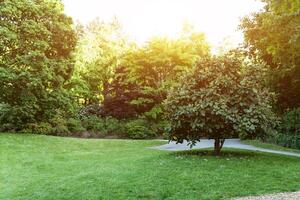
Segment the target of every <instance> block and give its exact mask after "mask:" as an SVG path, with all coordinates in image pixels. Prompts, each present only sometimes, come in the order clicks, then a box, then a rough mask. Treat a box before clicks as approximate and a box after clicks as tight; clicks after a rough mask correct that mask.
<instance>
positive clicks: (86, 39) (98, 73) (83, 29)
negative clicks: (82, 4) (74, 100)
mask: <svg viewBox="0 0 300 200" xmlns="http://www.w3.org/2000/svg"><path fill="white" fill-rule="evenodd" d="M77 27H78V28H77V35H78V37H79V41H78V44H77V47H76V67H75V74H74V79H76V78H79V79H81V80H83V82H84V84H83V87H81V90H77V92H78V95H79V97H80V98H81V99H83V100H84V101H83V103H84V104H85V105H88V104H99V103H100V102H102V101H103V100H104V99H105V97H106V95H107V92H108V85H109V83H110V82H111V81H112V79H113V77H114V74H115V69H116V67H117V66H118V65H119V64H120V59H121V57H122V55H123V54H124V52H125V50H126V49H127V48H128V40H127V38H126V37H125V35H124V33H123V31H122V27H121V24H120V23H119V22H118V20H117V19H116V18H114V19H112V20H111V21H110V22H104V21H101V20H100V19H98V18H96V19H95V20H93V21H91V22H90V23H89V24H88V25H86V26H83V25H80V24H78V26H77Z"/></svg>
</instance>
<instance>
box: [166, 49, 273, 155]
mask: <svg viewBox="0 0 300 200" xmlns="http://www.w3.org/2000/svg"><path fill="white" fill-rule="evenodd" d="M262 68H263V66H262V65H261V64H260V63H253V62H245V61H243V60H242V59H241V57H240V56H238V55H236V54H232V53H231V54H230V55H225V56H224V57H213V58H207V59H202V60H201V61H200V62H199V63H198V64H197V66H196V67H195V69H194V70H193V71H192V72H191V73H189V74H187V75H186V76H184V77H183V78H182V79H181V81H180V82H179V84H178V85H176V86H174V87H173V89H172V90H171V91H170V93H169V94H168V97H167V99H166V101H165V113H166V117H167V119H168V120H169V121H170V123H171V126H170V129H169V133H170V140H174V141H176V142H179V143H182V142H183V141H184V140H187V141H188V142H189V143H190V145H191V146H192V145H194V144H195V143H196V142H197V141H200V139H201V138H203V137H205V138H209V139H214V140H215V146H214V153H215V155H219V154H220V150H221V148H222V146H223V144H224V141H225V139H226V138H228V137H232V136H233V135H234V134H237V133H247V134H255V133H257V132H259V131H262V130H266V129H267V128H268V127H270V125H272V124H273V122H275V121H276V120H274V119H276V118H275V116H274V114H273V112H272V107H271V105H272V101H273V95H272V94H271V93H270V92H269V91H268V90H267V89H266V88H265V87H264V85H263V81H262V80H263V79H262V78H261V77H262V74H263V70H262Z"/></svg>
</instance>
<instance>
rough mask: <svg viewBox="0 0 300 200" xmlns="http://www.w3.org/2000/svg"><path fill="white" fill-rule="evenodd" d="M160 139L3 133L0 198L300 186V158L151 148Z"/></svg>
mask: <svg viewBox="0 0 300 200" xmlns="http://www.w3.org/2000/svg"><path fill="white" fill-rule="evenodd" d="M160 143H161V142H159V141H130V140H87V139H73V138H58V137H49V136H34V135H12V134H0V152H1V155H0V191H1V192H0V199H14V200H17V199H72V200H77V199H89V200H91V199H117V200H118V199H122V200H123V199H180V200H182V199H189V200H192V199H229V198H230V197H235V196H246V195H257V194H263V193H273V192H279V191H295V190H300V159H299V158H294V157H285V156H280V155H272V154H263V153H254V152H247V151H242V152H241V151H239V152H237V151H234V152H233V153H234V154H235V155H234V156H233V154H232V153H231V154H228V153H227V154H226V155H225V156H224V157H220V158H215V157H209V156H200V155H195V153H197V151H190V152H189V153H188V154H185V153H174V152H167V151H159V150H153V149H147V148H146V147H147V146H153V145H158V144H160ZM227 152H230V151H228V150H227Z"/></svg>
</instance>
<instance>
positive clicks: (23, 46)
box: [0, 0, 76, 128]
mask: <svg viewBox="0 0 300 200" xmlns="http://www.w3.org/2000/svg"><path fill="white" fill-rule="evenodd" d="M71 26H72V19H71V18H70V17H68V16H66V15H65V14H64V10H63V5H62V4H61V2H60V1H58V0H32V1H26V0H21V1H20V0H1V1H0V91H1V92H0V109H1V112H0V113H1V116H0V121H1V122H2V123H14V124H16V125H17V124H25V123H27V122H34V121H35V120H43V119H45V118H49V117H51V116H52V115H53V114H55V110H56V109H58V108H59V109H65V108H66V107H69V106H68V103H70V101H69V100H68V99H69V98H68V95H67V91H66V90H65V89H64V85H65V83H66V81H67V80H69V79H70V77H71V75H72V71H73V61H72V59H71V53H72V51H73V50H74V48H75V44H76V37H75V33H74V31H73V29H72V27H71ZM16 128H20V127H18V126H16Z"/></svg>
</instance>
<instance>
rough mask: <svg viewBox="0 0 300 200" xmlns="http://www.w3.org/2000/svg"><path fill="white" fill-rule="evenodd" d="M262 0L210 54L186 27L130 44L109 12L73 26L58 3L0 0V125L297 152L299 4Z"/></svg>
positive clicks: (199, 37) (299, 117)
mask: <svg viewBox="0 0 300 200" xmlns="http://www.w3.org/2000/svg"><path fill="white" fill-rule="evenodd" d="M265 2H266V7H265V10H264V11H262V12H260V13H256V14H253V15H252V16H248V17H245V18H244V19H243V20H242V22H241V25H240V28H241V29H242V30H243V32H244V35H245V39H246V42H245V44H244V46H241V47H240V48H238V49H234V50H232V51H230V52H227V53H225V54H224V55H219V56H214V55H212V54H211V50H210V46H209V45H208V43H207V41H206V40H205V35H204V34H202V33H199V32H196V31H194V30H193V28H192V27H189V26H185V27H184V28H183V30H182V32H181V34H180V35H179V36H178V37H177V38H176V39H171V38H167V37H153V38H151V39H149V41H148V42H147V43H145V44H143V45H138V44H136V43H135V42H134V41H131V40H130V39H129V38H128V37H126V35H125V34H124V33H123V30H122V26H121V24H120V23H119V22H118V20H117V19H113V20H111V21H110V22H103V21H101V20H100V19H95V20H94V21H92V22H90V23H89V24H87V25H82V24H80V23H75V24H74V23H73V22H72V19H71V18H70V17H68V16H66V15H65V14H64V13H63V5H62V4H61V3H60V1H48V0H42V1H25V0H24V1H17V0H3V1H0V91H1V93H0V124H1V127H0V130H1V131H9V132H13V131H15V132H30V133H37V134H51V135H62V136H79V137H120V138H135V139H140V138H155V137H159V136H164V137H169V138H170V139H175V140H177V141H181V140H182V139H188V140H190V141H194V140H197V139H198V138H199V137H203V136H205V137H209V138H217V137H218V138H221V139H222V138H224V137H225V136H226V137H232V136H238V135H240V136H241V137H244V138H249V137H250V138H255V137H259V138H262V139H264V140H268V141H271V142H276V143H280V144H282V145H284V146H290V147H299V146H300V144H299V143H300V139H299V137H300V136H299V133H300V109H299V108H298V107H299V106H300V105H299V104H300V93H299V91H300V37H299V35H300V31H299V27H298V24H299V22H300V17H299V8H300V3H299V2H298V1H282V2H279V1H275V0H274V1H273V0H268V1H265ZM199 20H200V19H199ZM246 97H247V98H246ZM233 102H236V103H235V104H233ZM277 122H278V123H277ZM215 124H217V126H215ZM216 133H218V134H216Z"/></svg>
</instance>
